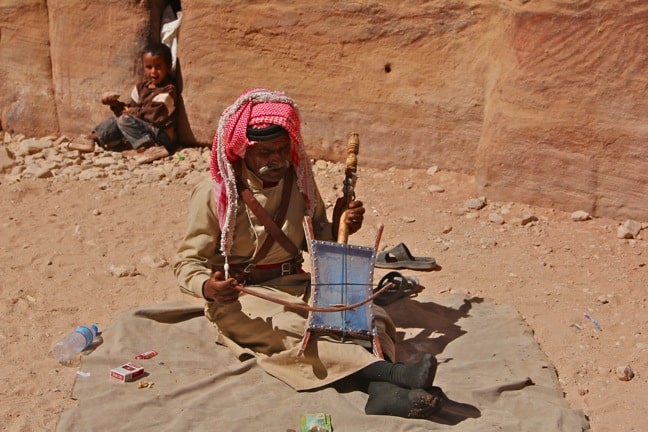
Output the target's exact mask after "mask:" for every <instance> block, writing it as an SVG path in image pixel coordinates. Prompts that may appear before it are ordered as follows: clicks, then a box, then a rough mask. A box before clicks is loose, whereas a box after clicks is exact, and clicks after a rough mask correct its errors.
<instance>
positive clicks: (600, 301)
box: [597, 296, 610, 304]
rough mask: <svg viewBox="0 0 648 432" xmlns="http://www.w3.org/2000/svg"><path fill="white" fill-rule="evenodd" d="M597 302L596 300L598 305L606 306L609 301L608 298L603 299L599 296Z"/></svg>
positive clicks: (603, 297)
mask: <svg viewBox="0 0 648 432" xmlns="http://www.w3.org/2000/svg"><path fill="white" fill-rule="evenodd" d="M597 300H598V301H599V303H601V304H608V303H609V302H610V301H609V300H608V298H607V297H605V296H599V297H598V299H597Z"/></svg>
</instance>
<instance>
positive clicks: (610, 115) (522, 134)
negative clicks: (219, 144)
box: [0, 0, 648, 220]
mask: <svg viewBox="0 0 648 432" xmlns="http://www.w3.org/2000/svg"><path fill="white" fill-rule="evenodd" d="M163 6H164V1H163V0H149V1H136V0H97V1H95V2H86V1H82V0H48V1H46V0H6V1H4V2H2V4H0V74H1V76H0V77H1V79H0V114H1V117H0V121H1V126H2V128H3V129H4V130H10V131H13V132H20V133H23V134H26V135H45V134H49V133H51V132H53V131H59V132H61V133H66V134H68V135H73V134H77V133H81V132H85V131H88V130H90V129H91V128H92V126H93V125H94V124H96V123H97V122H98V121H100V120H101V119H103V118H104V117H105V116H106V115H108V114H109V113H108V112H107V110H106V109H105V107H103V106H102V105H100V104H99V103H98V97H99V95H100V94H101V93H102V92H103V91H104V90H113V89H114V90H118V91H120V92H122V94H124V95H126V94H127V93H128V91H129V89H130V86H131V85H132V84H133V82H134V81H135V80H136V79H137V77H138V74H139V69H138V52H139V50H140V48H141V46H142V45H143V44H144V43H145V42H146V40H147V39H148V38H156V37H157V35H158V34H159V17H160V13H161V12H160V11H161V10H162V8H163ZM182 9H183V11H182V12H183V18H182V27H181V32H180V41H179V58H180V64H181V78H182V83H183V97H184V103H185V108H186V111H185V114H186V118H187V119H188V122H189V123H188V125H189V126H188V127H187V128H186V129H185V130H183V131H182V136H183V137H184V141H185V143H187V144H191V143H193V142H194V141H197V142H198V143H199V144H209V143H210V142H211V139H212V137H213V134H214V131H215V129H216V126H217V122H218V117H219V115H220V113H221V112H222V110H223V109H224V108H225V107H226V106H227V105H228V104H229V103H231V102H232V101H233V100H234V99H235V98H236V97H237V96H238V94H240V92H241V91H242V90H244V89H245V88H249V87H255V86H262V87H269V88H272V89H280V90H284V91H286V92H287V93H288V94H289V95H290V96H292V97H293V98H294V99H295V100H296V101H297V102H298V104H299V106H300V109H301V112H302V117H303V120H304V125H303V135H304V138H305V140H306V141H307V143H308V146H309V148H310V149H311V150H310V151H311V155H312V156H313V157H317V158H325V159H331V160H335V161H341V160H344V155H343V149H344V143H345V140H346V135H347V133H348V132H350V131H357V132H358V133H359V134H360V140H361V146H360V156H359V160H360V164H361V165H362V164H365V165H367V166H374V167H389V166H393V165H396V166H401V167H407V166H410V167H418V168H425V167H428V166H430V165H433V164H434V165H438V166H439V167H441V168H442V169H448V170H453V171H461V172H466V173H470V174H474V175H475V177H476V187H477V192H478V193H481V194H484V195H485V196H486V197H488V198H489V199H492V200H502V201H520V202H528V203H530V204H538V205H542V206H548V207H552V206H553V207H556V208H559V209H562V210H567V211H572V210H586V211H588V212H590V213H591V214H593V215H598V216H610V217H616V218H625V217H632V218H638V219H642V220H647V219H648V200H647V199H646V198H645V197H646V195H647V194H648V146H647V145H646V143H647V141H648V126H647V125H648V102H646V101H647V98H646V96H647V95H646V92H647V90H648V33H647V32H646V31H645V29H646V27H647V25H648V3H646V2H645V1H643V0H625V1H618V0H597V1H579V0H560V1H550V0H499V1H497V0H496V1H484V0H468V1H449V0H433V1H423V0H412V1H406V2H325V1H321V0H304V1H301V2H299V3H298V4H296V5H289V4H287V3H286V2H229V1H216V0H211V1H210V0H185V1H184V2H183V3H182Z"/></svg>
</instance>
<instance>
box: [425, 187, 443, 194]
mask: <svg viewBox="0 0 648 432" xmlns="http://www.w3.org/2000/svg"><path fill="white" fill-rule="evenodd" d="M427 189H428V191H430V192H432V193H441V192H445V188H444V187H443V186H439V185H430V186H428V188H427Z"/></svg>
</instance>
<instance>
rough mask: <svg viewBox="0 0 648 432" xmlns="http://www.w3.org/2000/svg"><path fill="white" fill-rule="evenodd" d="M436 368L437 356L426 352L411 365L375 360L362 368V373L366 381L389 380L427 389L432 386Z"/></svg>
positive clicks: (400, 384)
mask: <svg viewBox="0 0 648 432" xmlns="http://www.w3.org/2000/svg"><path fill="white" fill-rule="evenodd" d="M436 370H437V361H436V358H434V356H433V355H432V354H426V355H425V356H424V357H423V358H422V359H421V360H419V361H418V362H417V363H414V364H409V365H405V364H402V363H390V362H388V361H379V362H375V363H372V364H370V365H369V366H367V367H365V368H364V369H362V370H361V371H360V374H361V376H362V377H363V378H364V379H365V380H366V381H387V382H390V383H392V384H396V385H397V386H400V387H405V388H409V389H425V388H429V387H431V386H432V382H433V381H434V376H435V375H436Z"/></svg>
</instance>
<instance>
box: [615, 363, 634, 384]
mask: <svg viewBox="0 0 648 432" xmlns="http://www.w3.org/2000/svg"><path fill="white" fill-rule="evenodd" d="M617 375H618V377H619V380H620V381H630V380H631V379H632V378H634V376H635V373H634V371H633V370H632V368H630V366H625V367H623V366H622V367H619V368H617Z"/></svg>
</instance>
